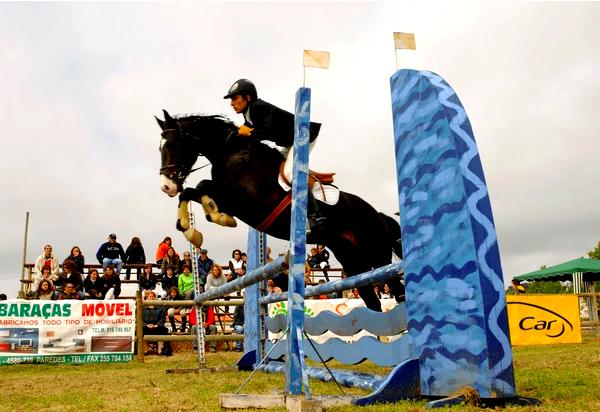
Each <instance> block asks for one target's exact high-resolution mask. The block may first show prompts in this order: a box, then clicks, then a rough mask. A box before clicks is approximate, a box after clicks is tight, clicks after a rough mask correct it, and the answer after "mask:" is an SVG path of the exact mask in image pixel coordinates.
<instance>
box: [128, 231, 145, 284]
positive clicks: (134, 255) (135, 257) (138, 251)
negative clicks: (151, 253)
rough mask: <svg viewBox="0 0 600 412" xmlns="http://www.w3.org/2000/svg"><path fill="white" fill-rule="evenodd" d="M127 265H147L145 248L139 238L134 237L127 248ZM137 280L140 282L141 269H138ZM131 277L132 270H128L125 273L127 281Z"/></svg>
mask: <svg viewBox="0 0 600 412" xmlns="http://www.w3.org/2000/svg"><path fill="white" fill-rule="evenodd" d="M125 263H127V264H128V265H136V264H137V265H143V264H144V263H146V254H145V253H144V247H143V246H142V242H141V241H140V238H139V237H137V236H136V237H133V238H132V239H131V243H130V244H129V246H127V250H126V251H125ZM136 271H137V279H138V280H140V273H141V271H142V270H141V268H136ZM130 275H131V268H127V270H126V271H125V279H127V280H129V277H130Z"/></svg>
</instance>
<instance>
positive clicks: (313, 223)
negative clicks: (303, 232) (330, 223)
mask: <svg viewBox="0 0 600 412" xmlns="http://www.w3.org/2000/svg"><path fill="white" fill-rule="evenodd" d="M307 200H308V201H307V205H306V206H307V209H308V212H307V219H308V230H307V233H312V234H316V233H319V232H321V231H322V230H323V227H324V226H325V223H326V221H327V219H326V218H325V216H323V215H322V214H321V213H320V210H319V202H318V201H317V199H315V196H314V195H313V193H312V191H311V190H309V191H308V199H307Z"/></svg>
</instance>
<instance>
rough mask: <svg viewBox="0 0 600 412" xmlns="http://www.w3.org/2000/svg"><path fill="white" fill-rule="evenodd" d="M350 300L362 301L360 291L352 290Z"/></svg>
mask: <svg viewBox="0 0 600 412" xmlns="http://www.w3.org/2000/svg"><path fill="white" fill-rule="evenodd" d="M350 299H360V295H359V294H358V289H356V288H354V289H352V294H351V295H350Z"/></svg>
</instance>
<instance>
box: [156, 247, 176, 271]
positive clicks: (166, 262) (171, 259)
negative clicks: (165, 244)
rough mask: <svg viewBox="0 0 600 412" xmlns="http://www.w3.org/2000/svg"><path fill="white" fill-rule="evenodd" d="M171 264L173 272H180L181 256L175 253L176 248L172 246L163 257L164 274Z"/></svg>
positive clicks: (162, 267) (161, 267)
mask: <svg viewBox="0 0 600 412" xmlns="http://www.w3.org/2000/svg"><path fill="white" fill-rule="evenodd" d="M169 266H171V267H172V268H173V273H175V274H176V275H178V274H179V256H177V253H175V249H174V248H173V247H172V246H171V247H170V248H169V250H168V251H167V255H166V256H165V257H164V258H163V260H162V263H161V266H160V269H161V273H162V275H163V276H165V274H166V273H167V268H168V267H169Z"/></svg>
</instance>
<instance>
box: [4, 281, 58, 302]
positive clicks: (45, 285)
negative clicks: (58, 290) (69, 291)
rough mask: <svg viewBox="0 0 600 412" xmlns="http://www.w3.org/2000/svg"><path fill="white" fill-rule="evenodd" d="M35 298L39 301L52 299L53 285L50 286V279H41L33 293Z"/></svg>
mask: <svg viewBox="0 0 600 412" xmlns="http://www.w3.org/2000/svg"><path fill="white" fill-rule="evenodd" d="M5 296H6V295H5ZM35 298H36V299H39V300H53V299H54V285H53V284H52V281H51V280H50V279H42V280H41V281H40V284H39V286H38V287H37V290H36V292H35ZM4 300H6V299H4Z"/></svg>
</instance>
